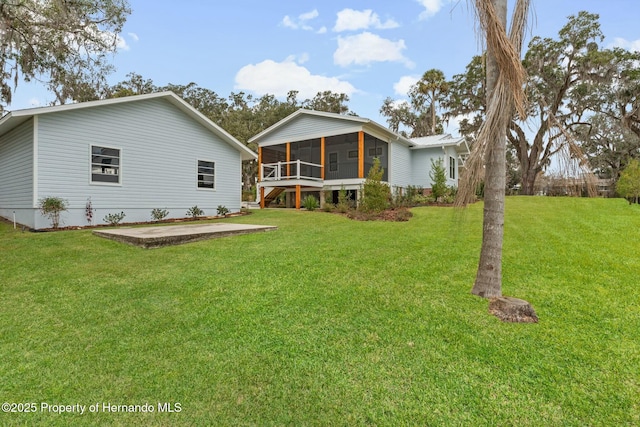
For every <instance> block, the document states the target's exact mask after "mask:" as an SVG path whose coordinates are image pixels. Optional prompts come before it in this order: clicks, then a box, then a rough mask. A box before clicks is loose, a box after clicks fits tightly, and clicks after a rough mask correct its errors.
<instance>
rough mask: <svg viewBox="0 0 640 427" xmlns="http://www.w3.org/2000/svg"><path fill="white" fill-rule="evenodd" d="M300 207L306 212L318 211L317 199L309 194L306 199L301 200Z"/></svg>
mask: <svg viewBox="0 0 640 427" xmlns="http://www.w3.org/2000/svg"><path fill="white" fill-rule="evenodd" d="M302 206H303V207H304V208H305V209H306V210H308V211H315V210H316V209H318V206H319V205H318V199H316V198H315V197H314V196H312V195H311V194H309V195H308V196H307V197H305V198H304V199H302Z"/></svg>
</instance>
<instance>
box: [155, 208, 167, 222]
mask: <svg viewBox="0 0 640 427" xmlns="http://www.w3.org/2000/svg"><path fill="white" fill-rule="evenodd" d="M167 215H169V211H168V210H166V209H159V208H154V209H152V210H151V218H152V219H153V220H154V221H162V220H163V219H165V218H166V217H167Z"/></svg>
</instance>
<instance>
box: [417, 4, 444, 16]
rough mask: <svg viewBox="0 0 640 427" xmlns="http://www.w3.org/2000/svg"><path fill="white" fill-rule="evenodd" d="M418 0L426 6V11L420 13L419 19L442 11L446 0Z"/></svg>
mask: <svg viewBox="0 0 640 427" xmlns="http://www.w3.org/2000/svg"><path fill="white" fill-rule="evenodd" d="M416 1H417V2H418V3H420V4H421V5H422V7H424V11H423V12H422V13H420V15H419V16H418V19H420V20H421V21H422V20H424V19H427V18H430V17H432V16H433V15H435V14H436V13H438V12H440V9H442V6H443V4H444V3H445V1H446V0H416Z"/></svg>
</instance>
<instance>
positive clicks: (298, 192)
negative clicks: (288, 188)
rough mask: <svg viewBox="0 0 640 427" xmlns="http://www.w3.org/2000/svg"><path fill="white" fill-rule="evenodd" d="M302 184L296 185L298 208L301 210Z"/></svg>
mask: <svg viewBox="0 0 640 427" xmlns="http://www.w3.org/2000/svg"><path fill="white" fill-rule="evenodd" d="M301 195H302V194H301V191H300V186H299V185H296V209H298V210H300V197H301Z"/></svg>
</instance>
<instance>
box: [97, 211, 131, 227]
mask: <svg viewBox="0 0 640 427" xmlns="http://www.w3.org/2000/svg"><path fill="white" fill-rule="evenodd" d="M125 216H126V215H125V213H124V212H120V213H116V214H113V213H110V214H107V215H105V216H104V218H103V219H102V220H103V221H104V222H106V223H108V224H109V225H118V224H120V222H121V221H122V220H123V219H124V217H125Z"/></svg>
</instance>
